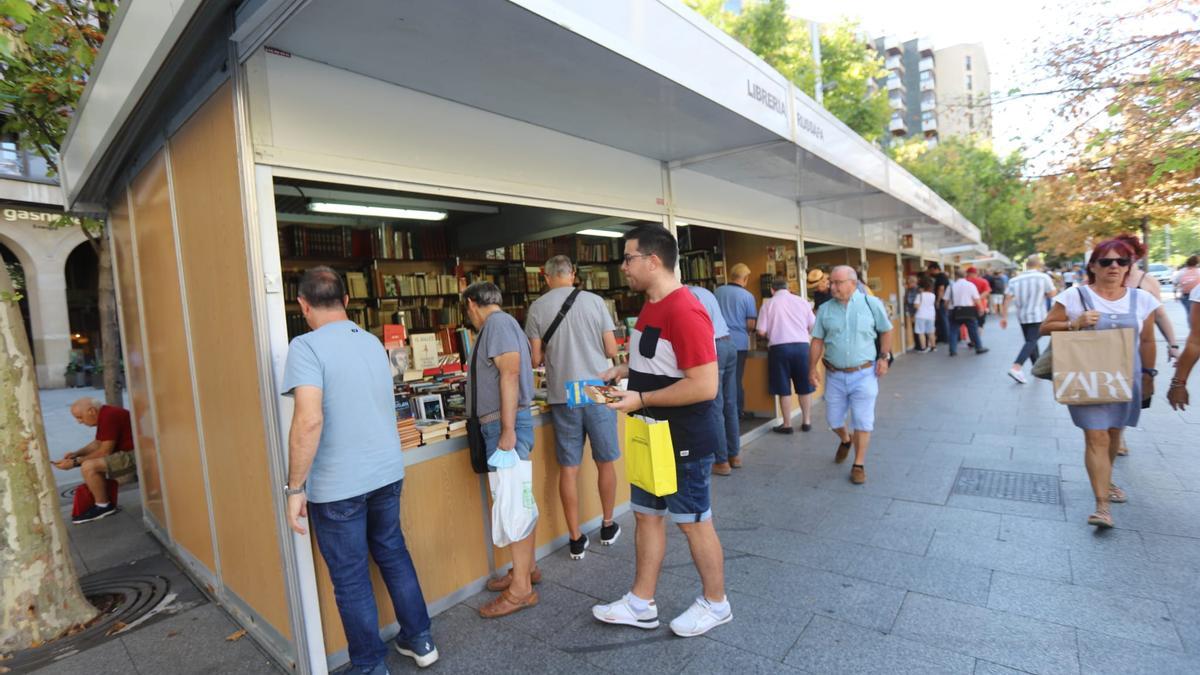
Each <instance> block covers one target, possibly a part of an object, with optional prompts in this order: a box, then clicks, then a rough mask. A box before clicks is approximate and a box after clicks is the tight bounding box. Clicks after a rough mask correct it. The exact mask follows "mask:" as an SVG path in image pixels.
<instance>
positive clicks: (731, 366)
mask: <svg viewBox="0 0 1200 675" xmlns="http://www.w3.org/2000/svg"><path fill="white" fill-rule="evenodd" d="M688 290H689V291H691V292H692V295H694V296H696V299H697V300H699V301H700V304H701V305H703V306H704V311H705V312H708V316H709V318H711V319H712V325H713V336H714V338H715V339H716V343H717V377H718V379H719V384H720V389H719V391H718V393H717V399H716V403H717V410H720V411H721V417H722V420H723V423H724V429H725V437H724V438H723V439H717V445H716V461H715V462H714V463H713V469H712V472H713V473H714V474H716V475H718V476H728V475H729V474H731V473H733V472H732V471H731V467H733V466H741V465H742V460H741V459H739V458H738V455H739V454H741V451H742V431H741V425H740V424H738V411H737V359H738V351H737V347H735V346H734V344H733V340H732V339H731V337H730V335H731V332H732V330H731V329H730V328H729V326H728V325H727V324H726V323H725V316H724V315H723V314H722V313H721V306H720V304H719V303H718V301H717V296H715V295H713V293H712V291H710V290H708V289H707V288H704V287H703V286H688Z"/></svg>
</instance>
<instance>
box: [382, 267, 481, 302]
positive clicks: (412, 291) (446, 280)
mask: <svg viewBox="0 0 1200 675" xmlns="http://www.w3.org/2000/svg"><path fill="white" fill-rule="evenodd" d="M376 279H377V282H376V283H377V285H376V288H379V289H381V291H382V292H381V293H380V294H379V295H380V296H381V297H385V298H397V297H418V296H428V295H456V294H458V293H459V291H461V290H462V289H461V288H460V286H462V284H461V283H460V282H459V278H458V277H456V276H454V275H453V274H432V273H429V274H427V273H425V272H415V273H413V274H384V273H382V272H378V271H376Z"/></svg>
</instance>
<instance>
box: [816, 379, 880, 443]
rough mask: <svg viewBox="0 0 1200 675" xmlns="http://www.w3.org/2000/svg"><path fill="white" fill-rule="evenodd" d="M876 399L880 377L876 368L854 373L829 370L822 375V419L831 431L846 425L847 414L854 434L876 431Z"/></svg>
mask: <svg viewBox="0 0 1200 675" xmlns="http://www.w3.org/2000/svg"><path fill="white" fill-rule="evenodd" d="M878 397H879V378H878V377H876V375H875V368H873V367H872V368H864V369H863V370H856V371H854V372H853V373H839V372H836V371H832V370H831V371H829V372H828V373H827V374H826V375H825V418H826V420H827V421H828V422H829V426H830V428H832V429H840V428H842V427H843V426H846V413H849V414H850V419H851V423H850V425H849V426H850V429H851V430H853V431H874V430H875V399H876V398H878Z"/></svg>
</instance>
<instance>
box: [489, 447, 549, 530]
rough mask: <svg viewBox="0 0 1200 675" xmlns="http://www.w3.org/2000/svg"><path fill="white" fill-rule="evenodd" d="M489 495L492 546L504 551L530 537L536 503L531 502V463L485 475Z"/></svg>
mask: <svg viewBox="0 0 1200 675" xmlns="http://www.w3.org/2000/svg"><path fill="white" fill-rule="evenodd" d="M488 487H490V488H491V491H492V543H493V544H495V545H496V546H500V547H504V546H508V545H509V544H511V543H513V542H514V541H521V540H522V539H524V538H526V537H528V536H529V535H530V534H533V528H534V527H535V526H536V525H537V519H538V509H537V502H536V501H534V499H533V462H530V461H528V460H520V461H517V462H516V463H515V464H514V465H513V466H510V467H504V468H499V469H496V470H494V471H492V472H491V473H489V474H488Z"/></svg>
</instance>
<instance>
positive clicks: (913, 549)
mask: <svg viewBox="0 0 1200 675" xmlns="http://www.w3.org/2000/svg"><path fill="white" fill-rule="evenodd" d="M814 533H815V534H817V535H819V536H822V537H826V538H829V539H838V540H841V541H846V542H852V543H861V544H866V545H868V546H871V547H875V548H885V549H890V550H892V551H902V552H904V553H914V554H916V555H924V554H925V549H927V548H928V547H929V540H930V539H932V538H933V528H932V527H930V526H929V525H925V524H920V523H897V522H890V521H885V520H884V518H868V517H863V516H859V515H855V514H852V513H840V512H837V511H834V512H831V513H829V514H827V515H826V516H825V519H824V520H822V521H821V522H820V524H818V525H817V528H816V530H814ZM835 571H837V570H835Z"/></svg>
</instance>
